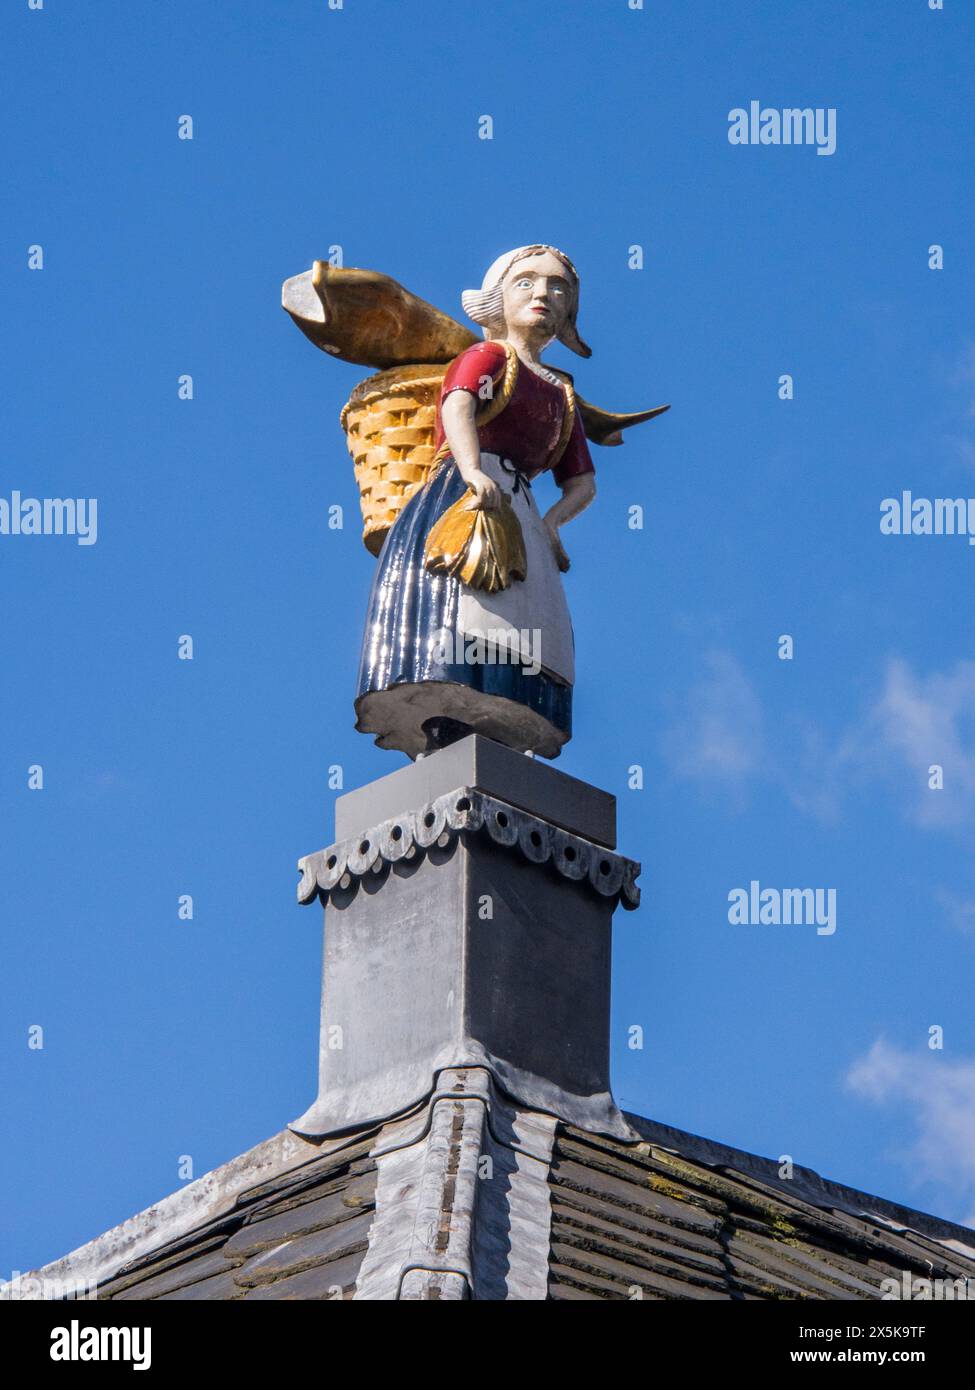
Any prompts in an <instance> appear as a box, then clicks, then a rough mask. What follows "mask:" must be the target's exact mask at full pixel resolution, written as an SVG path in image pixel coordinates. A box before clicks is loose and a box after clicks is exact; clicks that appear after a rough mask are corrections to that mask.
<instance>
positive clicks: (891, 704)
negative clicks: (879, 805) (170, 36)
mask: <svg viewBox="0 0 975 1390" xmlns="http://www.w3.org/2000/svg"><path fill="white" fill-rule="evenodd" d="M706 663H707V674H706V675H705V676H704V678H703V679H702V680H701V681H699V682H698V684H697V685H695V686H692V688H691V689H690V691H689V692H688V694H687V696H686V698H685V700H684V713H683V714H682V716H681V717H680V719H679V720H677V721H676V723H675V724H674V725H673V726H672V727H671V728H670V729H669V730H668V731H667V734H666V737H665V740H664V751H665V754H666V756H667V758H668V760H669V762H670V764H671V767H672V770H673V772H674V773H675V775H677V776H679V777H683V778H688V779H695V780H699V781H710V782H712V783H715V784H723V785H724V786H725V787H726V788H729V789H733V790H734V791H736V792H737V793H738V794H739V795H740V794H741V793H742V792H743V791H744V790H745V788H746V787H747V785H748V784H749V782H750V781H751V780H753V779H762V780H764V781H766V782H769V783H772V784H775V785H777V786H779V787H781V788H782V789H783V791H784V792H785V794H786V796H787V797H788V798H789V800H790V801H791V802H792V804H793V805H794V806H796V807H797V808H798V809H799V810H800V811H802V812H804V813H805V814H807V815H810V816H814V817H816V818H817V819H819V820H821V821H825V822H835V821H836V820H837V819H838V818H839V816H840V813H841V809H842V805H843V801H844V798H845V797H846V796H847V795H848V794H849V793H850V792H851V791H853V790H854V789H861V790H862V789H863V788H866V787H868V786H870V785H871V784H877V783H882V784H884V785H885V786H886V787H887V789H888V790H889V792H890V793H891V794H892V797H893V799H894V804H895V805H899V806H901V807H902V808H903V809H904V810H905V812H906V814H907V815H908V817H909V818H910V819H911V820H913V821H914V822H915V823H916V824H917V825H920V826H923V827H925V828H929V829H949V830H956V829H960V828H964V827H967V826H970V825H971V824H973V823H975V662H972V661H959V662H957V663H956V664H955V666H954V667H952V668H950V669H949V670H947V671H945V672H933V673H931V674H929V675H922V674H919V673H917V672H916V671H915V670H914V669H913V668H912V667H911V665H910V663H909V662H906V661H904V660H901V659H900V658H897V657H892V658H890V660H889V661H888V663H887V667H886V670H885V672H884V676H883V684H882V686H881V688H880V690H879V692H878V694H877V695H876V697H875V698H874V699H873V700H872V701H871V702H870V703H868V704H867V706H866V707H865V708H863V709H861V711H860V712H859V713H858V712H856V711H850V712H849V713H848V722H847V724H846V726H845V728H843V727H841V728H840V731H839V733H828V732H826V731H825V730H824V729H823V728H822V727H820V726H819V725H818V724H817V723H816V722H814V721H812V720H809V719H808V718H806V717H804V716H803V715H801V714H797V715H795V716H793V717H792V718H790V719H787V720H779V721H778V723H777V724H775V725H772V723H771V722H770V721H768V720H766V718H765V716H764V715H763V711H762V704H761V701H760V699H759V697H758V695H757V693H756V691H755V688H754V686H753V684H752V682H751V680H750V679H749V677H748V676H747V674H746V673H745V671H744V670H743V668H742V666H741V663H740V662H739V661H738V659H737V658H736V657H735V656H734V655H733V654H732V653H730V652H725V651H714V652H711V653H709V654H708V656H707V658H706ZM773 731H774V732H773ZM935 765H938V766H939V767H941V768H942V769H943V787H942V788H941V789H935V788H932V787H931V786H930V785H929V777H930V772H929V770H930V768H932V767H933V766H935Z"/></svg>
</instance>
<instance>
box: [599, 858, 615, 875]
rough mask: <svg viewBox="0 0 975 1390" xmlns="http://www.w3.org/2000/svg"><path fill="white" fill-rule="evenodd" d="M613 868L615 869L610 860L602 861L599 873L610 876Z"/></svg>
mask: <svg viewBox="0 0 975 1390" xmlns="http://www.w3.org/2000/svg"><path fill="white" fill-rule="evenodd" d="M612 867H613V866H612V865H611V864H610V862H609V860H608V859H600V861H599V872H600V873H601V874H608V873H609V871H610V869H611V868H612Z"/></svg>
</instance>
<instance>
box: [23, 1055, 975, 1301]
mask: <svg viewBox="0 0 975 1390" xmlns="http://www.w3.org/2000/svg"><path fill="white" fill-rule="evenodd" d="M627 1120H628V1121H629V1123H630V1125H631V1126H632V1127H633V1130H634V1142H633V1143H631V1144H628V1143H621V1142H619V1141H617V1140H615V1139H609V1138H605V1137H603V1136H600V1135H596V1134H591V1133H587V1132H585V1131H583V1130H580V1129H577V1128H575V1127H573V1126H571V1125H567V1124H564V1123H563V1122H561V1121H559V1120H557V1119H555V1118H554V1117H553V1116H549V1115H543V1114H540V1113H539V1112H536V1111H529V1110H526V1109H525V1108H524V1107H522V1106H520V1105H518V1104H516V1103H514V1102H512V1101H511V1100H509V1099H508V1098H507V1097H505V1096H503V1095H502V1094H500V1093H499V1091H498V1090H497V1087H496V1086H495V1083H494V1081H493V1079H492V1078H491V1076H490V1074H489V1073H488V1072H487V1071H486V1070H485V1069H482V1068H474V1067H471V1068H457V1069H452V1070H450V1071H446V1072H443V1073H441V1076H440V1078H439V1081H438V1088H437V1090H436V1091H435V1092H434V1094H433V1096H431V1097H430V1098H428V1099H427V1100H426V1101H425V1102H424V1103H423V1104H422V1105H420V1106H419V1107H416V1108H415V1109H414V1110H413V1111H412V1112H410V1113H409V1114H407V1115H405V1116H400V1117H397V1118H396V1119H394V1120H391V1121H389V1122H387V1123H386V1124H382V1125H375V1126H373V1127H372V1128H370V1129H368V1130H360V1131H356V1132H354V1133H351V1134H347V1135H345V1136H343V1137H340V1138H338V1139H332V1140H329V1141H326V1142H325V1143H324V1144H321V1145H315V1144H313V1143H311V1142H309V1141H304V1140H300V1139H298V1138H297V1137H296V1136H294V1135H291V1134H289V1133H288V1132H287V1131H285V1132H284V1133H283V1134H282V1135H279V1136H276V1138H275V1139H273V1140H269V1141H268V1143H267V1144H266V1145H261V1146H258V1148H257V1149H255V1150H252V1151H251V1153H250V1154H248V1155H243V1156H242V1157H241V1159H238V1160H235V1161H234V1163H233V1164H229V1165H225V1168H224V1169H218V1170H216V1171H215V1172H214V1173H213V1174H208V1175H207V1176H206V1177H205V1178H203V1179H200V1180H199V1182H198V1183H194V1184H191V1185H190V1186H189V1187H188V1188H186V1189H183V1190H182V1191H181V1192H179V1193H176V1194H174V1196H173V1197H171V1198H168V1199H166V1201H165V1202H163V1203H160V1204H158V1206H157V1207H155V1208H150V1209H149V1211H148V1212H146V1213H142V1214H140V1216H139V1217H134V1218H132V1220H131V1221H130V1222H126V1223H124V1224H123V1226H121V1227H118V1228H116V1229H115V1230H114V1231H113V1232H108V1233H106V1235H105V1236H102V1237H100V1238H99V1240H97V1241H94V1242H92V1243H91V1245H89V1246H86V1247H82V1249H81V1250H79V1251H76V1252H75V1253H74V1254H73V1255H70V1256H67V1257H65V1259H64V1260H61V1261H57V1262H55V1264H53V1265H51V1266H48V1267H47V1268H46V1269H45V1270H42V1271H38V1272H37V1274H38V1275H39V1276H41V1277H45V1278H48V1279H60V1280H64V1279H67V1278H70V1277H72V1275H73V1276H74V1277H79V1278H80V1277H82V1276H88V1275H92V1276H97V1278H98V1281H99V1288H98V1297H100V1298H102V1299H120V1300H132V1299H234V1300H240V1301H246V1300H250V1299H259V1300H267V1299H319V1300H339V1299H342V1300H345V1299H353V1298H357V1299H374V1298H384V1299H395V1298H401V1299H407V1300H411V1299H412V1300H415V1299H427V1300H429V1299H448V1300H452V1299H466V1298H472V1297H473V1298H474V1299H504V1298H509V1299H553V1300H589V1299H631V1298H634V1297H639V1298H644V1299H719V1300H756V1299H763V1300H765V1299H815V1300H824V1299H825V1300H831V1299H877V1298H879V1297H880V1296H881V1293H882V1289H881V1281H882V1280H883V1279H884V1278H894V1279H896V1280H898V1282H899V1281H900V1280H901V1279H902V1277H903V1275H904V1273H905V1272H907V1273H909V1274H911V1275H912V1276H913V1277H915V1278H924V1279H930V1278H946V1279H952V1280H956V1279H972V1280H973V1281H975V1231H971V1230H968V1229H967V1228H964V1227H961V1226H956V1225H953V1224H952V1223H951V1222H947V1221H942V1220H939V1219H938V1218H936V1217H932V1216H927V1215H925V1214H924V1213H921V1212H916V1211H912V1210H910V1209H908V1208H904V1207H901V1206H898V1205H897V1204H895V1203H891V1202H887V1201H884V1200H883V1199H881V1198H875V1197H871V1196H868V1195H867V1194H865V1193H862V1192H857V1191H856V1190H854V1189H851V1188H847V1187H843V1186H841V1185H840V1184H836V1183H831V1182H828V1181H826V1180H824V1179H822V1178H820V1177H819V1176H818V1175H817V1174H815V1173H813V1172H812V1171H811V1170H809V1169H804V1168H796V1169H795V1170H794V1173H793V1176H792V1177H791V1178H781V1177H779V1175H778V1166H777V1165H776V1164H775V1163H773V1162H772V1161H771V1160H768V1159H762V1158H759V1157H757V1156H755V1155H753V1154H747V1153H744V1152H742V1151H740V1150H736V1149H732V1148H728V1147H726V1146H723V1145H718V1144H714V1143H711V1142H710V1141H708V1140H705V1139H701V1138H698V1137H696V1136H694V1135H690V1134H686V1133H684V1132H683V1131H680V1130H676V1129H671V1128H670V1127H668V1126H665V1125H660V1124H656V1123H654V1122H652V1121H649V1120H645V1119H642V1118H640V1117H639V1116H634V1115H628V1116H627ZM262 1176H263V1180H261V1181H258V1180H256V1179H257V1178H259V1177H262ZM194 1189H195V1191H194ZM971 1287H972V1288H973V1290H975V1283H973V1285H972V1286H971Z"/></svg>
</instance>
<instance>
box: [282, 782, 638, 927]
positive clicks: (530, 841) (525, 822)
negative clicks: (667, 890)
mask: <svg viewBox="0 0 975 1390" xmlns="http://www.w3.org/2000/svg"><path fill="white" fill-rule="evenodd" d="M462 834H471V835H476V834H482V835H488V836H489V837H490V838H491V839H492V840H493V841H494V843H495V844H496V845H502V846H503V847H504V848H506V849H510V850H512V851H513V852H514V853H516V854H520V855H521V856H522V858H523V859H527V860H529V861H530V862H531V863H533V864H539V865H548V866H549V867H550V868H551V869H552V870H553V871H554V872H556V873H558V874H560V875H561V876H562V877H563V878H568V879H572V880H574V881H575V882H577V883H579V884H580V885H581V884H586V885H588V887H590V888H592V889H594V890H595V892H597V893H599V894H601V895H602V897H604V898H613V899H615V900H616V901H617V902H619V903H622V905H623V907H624V908H627V909H630V910H632V909H633V908H635V907H639V905H640V889H639V887H638V885H637V882H636V880H637V878H638V877H639V874H640V865H639V864H638V863H636V861H635V860H633V859H626V858H624V857H623V856H622V855H620V854H614V853H613V851H612V850H608V849H604V848H603V847H602V846H601V845H597V844H594V843H593V842H592V841H591V840H584V839H582V838H581V836H579V835H571V834H570V833H569V832H568V831H567V830H560V829H559V828H558V827H557V826H555V825H551V824H549V822H548V821H546V820H541V819H540V818H539V817H538V816H533V815H531V814H530V813H529V812H528V811H521V810H519V809H518V808H517V807H516V806H510V805H509V804H508V803H507V802H506V801H499V800H498V799H497V798H496V797H493V796H488V795H487V794H486V793H485V792H480V791H476V790H474V789H473V788H471V787H459V788H458V789H457V790H456V791H453V792H447V793H446V795H444V796H438V797H437V799H436V800H435V801H431V802H429V803H428V804H427V805H426V806H421V807H419V808H418V809H417V810H415V811H408V812H406V813H405V814H404V815H401V816H394V817H392V819H390V820H385V821H383V822H382V823H381V824H380V825H377V826H375V827H374V828H373V829H372V830H367V831H365V832H364V833H363V834H362V835H357V836H355V838H354V839H351V840H342V841H340V842H339V843H338V844H334V845H330V846H329V847H328V848H327V849H320V850H318V851H317V852H316V853H315V854H306V855H305V857H304V858H303V859H299V860H298V869H299V871H300V873H301V880H300V882H299V884H298V901H299V903H301V904H303V905H307V904H309V903H311V902H314V901H315V899H316V898H318V899H320V901H321V902H322V903H323V904H325V903H327V902H328V896H329V894H330V893H331V891H332V889H333V888H336V887H338V888H342V889H347V888H351V887H352V884H353V883H355V882H358V881H360V880H361V879H363V878H365V877H366V876H367V875H368V874H378V873H382V871H383V869H384V868H386V867H387V865H390V864H396V863H398V862H399V861H400V860H401V859H406V860H415V859H417V858H419V857H420V856H421V855H423V854H424V853H425V852H426V851H427V850H428V849H430V848H431V847H432V846H433V845H437V846H438V847H439V848H441V849H446V848H447V846H448V845H450V844H451V843H452V842H453V841H454V840H456V839H458V837H459V836H460V835H462Z"/></svg>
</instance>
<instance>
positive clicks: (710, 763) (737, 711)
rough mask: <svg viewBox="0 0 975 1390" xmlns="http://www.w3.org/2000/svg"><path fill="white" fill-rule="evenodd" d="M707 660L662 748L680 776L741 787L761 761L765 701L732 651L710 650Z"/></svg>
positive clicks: (755, 770)
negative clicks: (763, 701) (761, 701)
mask: <svg viewBox="0 0 975 1390" xmlns="http://www.w3.org/2000/svg"><path fill="white" fill-rule="evenodd" d="M705 664H706V666H707V674H706V675H705V676H704V678H703V679H702V680H701V681H699V682H698V684H697V685H695V686H693V687H692V688H691V690H690V691H689V693H688V695H687V697H686V700H685V701H684V705H685V713H684V714H683V716H682V717H681V718H680V719H679V720H678V721H677V722H676V723H675V724H674V725H673V726H672V727H671V728H670V729H669V730H668V731H667V733H666V736H665V738H664V741H663V746H664V752H665V755H666V757H667V759H668V761H669V762H670V764H671V767H672V769H673V771H674V773H675V774H676V775H677V776H679V777H686V778H694V779H699V780H703V781H717V782H722V783H724V784H726V786H729V787H735V788H738V789H741V788H742V787H743V786H744V784H745V783H746V782H747V780H748V778H749V777H751V776H752V775H753V774H755V773H756V772H758V771H759V770H760V766H761V760H762V755H763V745H764V735H763V727H762V724H763V721H762V707H761V703H760V701H759V699H758V696H757V695H756V693H755V690H754V687H753V686H752V683H751V681H750V680H749V679H748V676H747V675H746V674H745V672H744V671H743V670H742V667H741V664H740V662H739V661H738V659H737V658H736V657H735V656H733V655H732V653H730V652H724V651H712V652H709V653H708V654H707V656H706V657H705Z"/></svg>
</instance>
